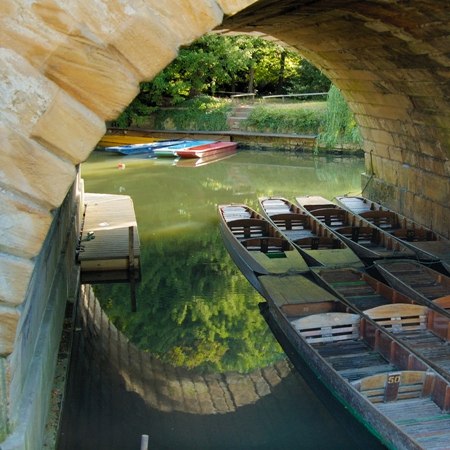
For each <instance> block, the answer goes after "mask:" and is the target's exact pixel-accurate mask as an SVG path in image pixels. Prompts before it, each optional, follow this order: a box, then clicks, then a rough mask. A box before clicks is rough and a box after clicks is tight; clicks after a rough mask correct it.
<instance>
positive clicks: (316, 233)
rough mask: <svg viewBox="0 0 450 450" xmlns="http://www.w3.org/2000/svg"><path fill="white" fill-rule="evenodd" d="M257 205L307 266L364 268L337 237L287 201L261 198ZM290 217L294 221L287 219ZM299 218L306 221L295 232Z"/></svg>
mask: <svg viewBox="0 0 450 450" xmlns="http://www.w3.org/2000/svg"><path fill="white" fill-rule="evenodd" d="M259 204H260V205H261V208H262V210H263V212H264V215H265V216H266V217H267V218H268V220H270V222H271V223H272V225H273V226H274V227H276V228H277V229H278V231H279V232H280V233H282V234H283V235H284V236H285V237H286V239H289V240H290V241H291V242H292V243H293V244H294V246H296V247H297V249H298V251H299V252H300V253H301V254H302V256H303V258H304V259H305V261H306V262H307V263H308V265H309V266H311V267H330V268H331V267H356V268H362V267H363V266H364V264H363V262H362V261H361V260H360V259H359V258H358V257H357V256H356V254H355V252H354V251H353V250H352V249H351V248H350V247H349V246H348V245H347V244H346V243H345V242H344V241H343V240H342V239H340V237H339V236H338V235H337V234H335V233H333V232H332V231H331V230H329V229H328V228H326V227H325V226H322V224H320V223H319V222H315V221H314V219H313V218H312V217H311V216H310V215H309V214H306V212H302V211H301V209H300V208H299V207H298V206H296V205H294V204H293V203H291V202H290V201H288V200H286V199H284V198H281V197H263V198H260V199H259ZM276 205H279V206H278V208H279V210H282V211H283V213H281V214H280V213H279V212H278V211H277V206H276ZM281 205H284V207H282V206H281ZM274 206H275V207H274ZM285 210H286V211H288V212H287V214H286V213H284V211H285ZM291 216H292V218H293V219H290V217H291ZM302 216H304V220H305V222H304V223H303V229H302V230H298V227H299V223H300V221H299V220H298V219H297V221H296V217H302ZM289 222H290V223H289ZM314 222H315V223H314ZM280 225H282V226H284V229H282V228H280ZM288 227H289V228H290V229H289V230H288V229H287V228H288ZM296 229H297V230H298V231H296ZM305 241H306V242H305Z"/></svg>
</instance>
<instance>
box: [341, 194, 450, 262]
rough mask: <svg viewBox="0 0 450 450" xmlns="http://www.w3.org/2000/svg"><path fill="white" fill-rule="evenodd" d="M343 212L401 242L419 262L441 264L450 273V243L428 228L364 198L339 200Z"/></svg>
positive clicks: (342, 197) (343, 197) (343, 198)
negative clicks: (363, 220) (362, 219)
mask: <svg viewBox="0 0 450 450" xmlns="http://www.w3.org/2000/svg"><path fill="white" fill-rule="evenodd" d="M336 201H337V203H338V204H339V205H341V206H342V207H343V208H345V209H348V210H349V211H351V212H353V213H355V214H357V215H359V216H360V217H363V218H364V219H366V220H367V221H369V222H371V223H373V224H374V225H375V226H377V227H379V228H382V229H383V230H384V231H387V232H388V233H390V234H392V235H393V236H394V237H396V238H398V239H401V240H402V241H403V242H404V243H405V244H406V245H407V246H409V247H410V248H411V249H412V250H414V251H415V252H416V254H417V256H418V258H419V259H420V260H421V261H434V262H437V261H441V262H442V264H443V265H444V266H445V267H446V268H447V269H449V270H450V241H449V240H448V239H445V238H444V237H442V236H440V235H439V234H437V233H435V232H434V231H433V230H431V229H430V228H427V227H425V226H423V225H419V224H418V223H416V222H414V221H413V220H411V219H409V218H407V217H405V216H403V215H401V214H399V213H397V212H395V211H392V210H391V209H389V208H386V207H385V206H382V205H381V204H380V203H377V202H374V201H372V200H369V199H367V198H365V197H347V196H338V197H336Z"/></svg>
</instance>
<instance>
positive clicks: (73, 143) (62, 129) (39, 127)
mask: <svg viewBox="0 0 450 450" xmlns="http://www.w3.org/2000/svg"><path fill="white" fill-rule="evenodd" d="M105 129H106V127H105V123H104V122H103V121H102V120H101V119H100V118H99V117H98V116H96V115H95V114H94V113H92V112H91V111H89V110H88V109H86V108H85V107H84V106H83V105H81V104H80V103H78V102H77V101H75V100H74V99H73V98H72V97H70V96H68V95H67V94H65V93H64V92H63V91H60V92H59V93H58V95H56V97H55V98H54V101H53V102H52V104H51V106H50V107H49V108H48V110H47V111H46V112H45V114H44V115H43V116H42V117H41V118H40V120H39V121H38V122H37V123H36V125H35V126H34V127H33V130H32V133H31V137H33V138H34V139H36V140H37V141H38V142H40V143H42V144H43V145H45V146H46V147H47V148H49V149H51V150H52V151H53V152H54V153H56V154H57V155H59V156H61V157H63V158H68V159H69V160H70V161H71V162H72V163H73V164H79V163H80V162H82V161H84V160H85V159H86V158H87V157H88V156H89V154H90V153H91V151H92V150H93V148H94V147H95V145H96V144H97V142H98V141H99V140H100V139H101V137H102V136H103V135H104V134H105ZM68 187H69V186H66V191H65V192H67V188H68Z"/></svg>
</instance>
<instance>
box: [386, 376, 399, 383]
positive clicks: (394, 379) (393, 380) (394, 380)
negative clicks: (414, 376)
mask: <svg viewBox="0 0 450 450" xmlns="http://www.w3.org/2000/svg"><path fill="white" fill-rule="evenodd" d="M387 382H388V384H397V383H400V375H389V376H388V379H387Z"/></svg>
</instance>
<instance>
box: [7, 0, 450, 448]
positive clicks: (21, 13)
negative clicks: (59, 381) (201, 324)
mask: <svg viewBox="0 0 450 450" xmlns="http://www.w3.org/2000/svg"><path fill="white" fill-rule="evenodd" d="M0 11H1V16H0V42H1V47H0V56H1V61H2V64H1V66H0V77H1V83H0V116H1V119H2V120H1V124H0V136H1V141H0V142H1V159H0V161H1V166H0V188H1V189H0V199H1V207H0V211H1V215H0V237H1V239H0V318H1V326H0V354H1V355H3V357H2V358H0V369H1V374H2V376H3V377H4V379H5V383H3V384H2V385H4V386H6V389H2V390H1V392H0V396H1V402H2V403H1V406H2V407H1V410H0V413H1V414H0V417H1V416H3V417H4V420H3V422H4V424H6V425H5V426H3V429H0V438H2V437H4V436H5V435H7V434H10V437H9V438H8V440H7V441H6V443H5V444H4V446H3V447H2V448H5V449H6V448H33V444H32V442H36V441H35V440H33V439H34V438H35V436H36V435H39V433H40V431H39V430H42V424H39V423H37V421H36V419H33V417H34V415H35V413H36V411H38V410H39V404H40V403H42V400H40V399H43V398H46V397H48V394H49V388H48V387H47V388H46V387H45V383H44V381H43V380H44V378H45V376H44V375H45V374H46V373H47V375H48V373H50V374H51V368H50V369H49V371H47V372H45V370H44V369H43V367H44V366H45V367H46V366H51V364H50V363H48V361H51V360H52V354H53V353H54V346H53V347H52V345H50V341H51V339H50V338H46V336H48V335H49V333H47V334H46V331H45V329H43V328H42V324H43V323H44V324H45V317H46V311H47V312H48V311H49V305H50V304H51V303H52V301H53V302H54V303H56V304H57V305H59V304H60V303H61V301H64V300H61V299H67V298H68V297H70V296H72V295H74V293H73V292H72V291H74V290H75V287H74V286H76V284H77V283H76V280H77V276H76V268H75V267H74V255H73V251H74V247H73V243H72V240H73V239H72V238H73V237H74V236H76V224H75V223H74V219H73V217H74V215H76V214H75V212H74V211H73V210H72V209H71V208H70V206H67V207H66V209H65V211H66V212H65V213H64V214H62V213H61V208H60V206H61V205H62V204H63V201H64V199H66V203H68V204H71V203H72V204H74V203H75V201H76V190H74V189H73V188H72V190H71V186H72V185H73V182H74V180H75V176H76V166H77V165H78V164H79V163H81V162H82V161H84V160H85V159H86V158H87V157H88V155H89V154H90V152H91V151H92V149H93V148H94V146H95V144H96V143H97V142H98V140H99V139H100V138H101V136H102V135H103V133H104V131H105V125H104V123H105V120H109V119H113V118H115V117H116V116H117V115H118V113H119V112H120V111H121V110H122V109H123V108H124V107H125V106H127V105H128V104H129V103H130V101H131V100H132V99H133V97H134V96H135V95H136V94H137V92H138V85H139V82H140V81H142V80H145V79H151V78H152V77H153V76H155V75H156V74H157V73H158V72H159V71H160V70H161V69H162V68H163V67H165V66H166V65H167V64H168V63H169V62H170V61H171V60H172V59H173V58H175V56H176V55H177V51H178V48H179V47H180V46H181V45H186V44H189V43H190V42H192V41H193V40H194V39H196V38H197V37H199V36H201V35H202V34H204V33H206V32H208V31H210V30H212V29H214V28H216V27H220V28H226V29H230V30H236V31H242V32H255V31H257V32H260V33H263V34H268V35H271V36H274V37H275V38H278V39H280V40H282V41H284V42H286V43H288V44H289V45H291V46H292V47H295V48H297V49H298V51H299V52H300V53H301V54H302V55H303V56H305V57H306V58H308V59H309V60H310V61H311V62H312V63H313V64H315V65H316V66H317V67H319V68H320V69H322V70H323V71H324V72H325V74H326V75H327V76H328V77H329V78H330V79H331V80H332V81H333V83H334V84H336V85H337V86H338V87H339V88H340V89H341V90H342V92H343V94H344V96H345V97H346V99H347V100H348V102H349V104H350V107H351V108H352V110H353V111H354V113H355V114H356V119H357V121H358V123H359V125H360V127H361V130H362V134H363V138H364V150H365V152H366V168H367V173H368V175H367V179H366V180H364V181H363V183H364V184H365V183H366V182H368V184H367V186H368V188H367V190H366V193H368V194H369V195H370V196H372V197H376V198H382V199H383V200H386V201H388V202H390V203H391V205H392V206H394V207H396V208H397V209H399V210H400V211H401V212H404V213H405V214H407V215H410V216H413V218H415V219H416V220H417V221H419V222H421V223H423V224H425V225H428V226H432V227H433V228H434V229H436V230H437V231H438V232H440V233H441V234H443V235H444V236H446V237H450V206H449V194H450V187H449V175H450V162H449V156H450V122H449V116H450V102H449V99H450V82H449V80H450V57H449V55H450V10H449V9H448V7H447V5H446V2H441V1H437V0H434V1H433V0H420V1H416V2H398V1H395V0H387V1H386V0H373V1H371V2H361V1H355V0H317V1H315V2H310V1H304V0H276V1H275V0H195V1H194V0H165V1H164V2H160V1H158V0H128V1H126V2H124V1H121V0H68V1H66V2H61V1H58V0H3V1H2V2H1V6H0ZM68 193H69V194H70V195H69V200H67V198H68V197H67V194H68ZM58 224H60V226H59V225H58ZM64 227H65V228H66V229H67V230H66V232H64V231H61V230H59V231H58V229H61V228H64ZM55 237H57V239H55ZM61 274H63V276H62V277H61ZM60 278H63V281H60ZM44 281H45V283H44ZM59 282H61V283H63V284H62V286H64V288H63V287H61V286H60V285H59V284H58V283H59ZM43 284H46V285H47V286H48V288H43V287H42V285H43ZM58 286H59V287H58ZM55 299H56V300H55ZM54 306H55V305H54ZM55 311H59V313H57V312H55V313H54V314H51V316H52V317H53V316H54V315H55V314H56V315H58V314H59V316H61V307H59V309H58V308H57V307H56V306H55ZM52 323H53V322H52ZM58 323H59V324H60V323H61V320H60V319H59V322H58V320H57V319H55V322H54V323H53V325H52V326H54V327H55V329H57V324H58ZM56 334H57V333H56ZM41 338H42V339H43V340H42V342H41V341H40V339H41ZM46 339H47V340H46ZM49 339H50V340H49ZM42 346H44V347H45V349H46V352H47V353H46V354H44V353H45V352H43V351H42V348H43V347H42ZM33 365H37V367H38V369H37V372H36V371H35V372H30V368H31V367H34V366H33ZM30 373H32V374H33V377H34V378H33V377H32V376H30ZM38 374H39V377H38ZM43 411H45V408H44V410H43ZM5 418H6V419H5ZM0 428H2V427H0ZM17 443H18V444H17ZM8 445H9V446H8Z"/></svg>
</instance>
